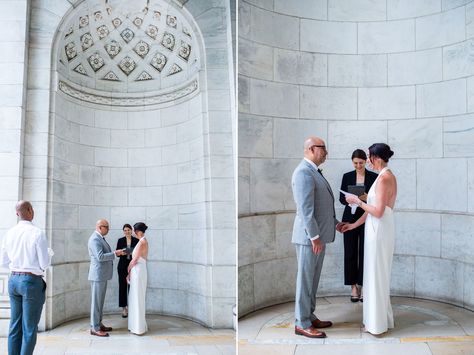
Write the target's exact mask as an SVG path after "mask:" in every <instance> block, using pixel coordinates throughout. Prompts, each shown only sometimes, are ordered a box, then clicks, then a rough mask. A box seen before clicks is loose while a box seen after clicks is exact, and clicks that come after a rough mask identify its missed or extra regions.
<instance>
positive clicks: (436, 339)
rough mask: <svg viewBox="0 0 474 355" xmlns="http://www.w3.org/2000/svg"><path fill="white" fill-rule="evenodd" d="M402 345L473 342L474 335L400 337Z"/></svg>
mask: <svg viewBox="0 0 474 355" xmlns="http://www.w3.org/2000/svg"><path fill="white" fill-rule="evenodd" d="M400 342H402V343H435V342H436V343H442V342H443V343H444V342H446V343H447V342H473V343H474V335H454V336H433V337H402V338H400Z"/></svg>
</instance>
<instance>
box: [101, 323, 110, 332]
mask: <svg viewBox="0 0 474 355" xmlns="http://www.w3.org/2000/svg"><path fill="white" fill-rule="evenodd" d="M100 330H102V331H103V332H111V331H112V327H106V326H105V325H103V324H102V325H101V326H100Z"/></svg>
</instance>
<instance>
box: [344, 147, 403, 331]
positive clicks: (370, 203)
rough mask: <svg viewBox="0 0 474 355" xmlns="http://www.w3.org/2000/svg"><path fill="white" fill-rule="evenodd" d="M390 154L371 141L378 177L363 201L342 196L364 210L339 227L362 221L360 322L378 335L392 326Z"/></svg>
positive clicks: (394, 192) (393, 194) (394, 182)
mask: <svg viewBox="0 0 474 355" xmlns="http://www.w3.org/2000/svg"><path fill="white" fill-rule="evenodd" d="M392 155H393V151H392V150H390V147H389V146H388V145H386V144H384V143H376V144H372V145H371V146H370V148H369V161H370V163H371V164H372V167H373V169H374V170H377V171H379V176H378V177H377V179H376V180H375V182H374V183H373V185H372V187H371V188H370V190H369V193H368V196H367V203H365V202H364V201H361V200H360V199H359V198H358V197H357V196H354V195H352V196H347V197H346V200H347V202H348V203H351V204H357V205H358V206H359V207H360V208H362V209H363V210H364V211H365V213H364V214H363V215H362V217H360V218H359V219H358V220H357V221H356V222H354V223H353V224H348V225H346V226H345V227H343V232H345V231H346V230H351V229H354V228H356V227H358V226H359V225H361V224H362V223H364V222H365V241H364V310H363V323H364V326H365V330H366V331H368V332H369V333H372V334H382V333H385V332H386V331H387V330H388V329H389V328H393V327H394V324H393V311H392V305H391V303H390V274H391V271H392V260H393V250H394V246H395V223H394V216H393V207H394V205H395V200H396V198H397V179H396V178H395V175H393V173H392V172H391V171H390V170H389V169H388V167H387V162H388V160H389V158H390V157H391V156H392Z"/></svg>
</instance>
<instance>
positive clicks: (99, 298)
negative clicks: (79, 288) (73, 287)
mask: <svg viewBox="0 0 474 355" xmlns="http://www.w3.org/2000/svg"><path fill="white" fill-rule="evenodd" d="M105 291H107V281H91V297H92V300H91V329H94V330H95V331H98V330H100V325H101V324H102V311H103V310H104V301H105Z"/></svg>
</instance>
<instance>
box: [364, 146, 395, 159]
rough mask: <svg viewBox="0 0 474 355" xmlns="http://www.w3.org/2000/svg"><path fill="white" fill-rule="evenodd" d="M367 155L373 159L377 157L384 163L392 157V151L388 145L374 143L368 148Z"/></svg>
mask: <svg viewBox="0 0 474 355" xmlns="http://www.w3.org/2000/svg"><path fill="white" fill-rule="evenodd" d="M369 154H370V155H371V156H374V157H379V158H380V159H382V160H383V161H384V162H386V163H387V162H388V160H389V159H390V158H391V157H392V155H393V151H392V150H391V149H390V147H389V146H388V144H385V143H374V144H372V145H371V146H370V147H369Z"/></svg>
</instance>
